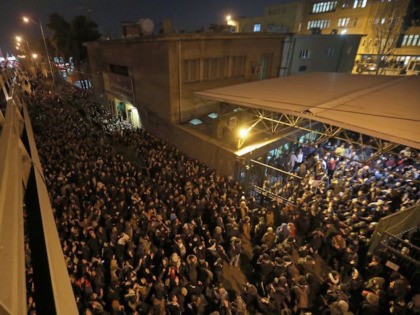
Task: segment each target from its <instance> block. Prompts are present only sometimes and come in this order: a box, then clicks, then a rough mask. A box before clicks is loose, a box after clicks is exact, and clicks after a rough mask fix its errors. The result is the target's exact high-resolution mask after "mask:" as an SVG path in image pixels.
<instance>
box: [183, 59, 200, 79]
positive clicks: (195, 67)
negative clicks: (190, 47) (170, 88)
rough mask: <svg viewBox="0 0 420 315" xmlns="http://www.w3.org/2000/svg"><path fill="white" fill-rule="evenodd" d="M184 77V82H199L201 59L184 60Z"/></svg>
mask: <svg viewBox="0 0 420 315" xmlns="http://www.w3.org/2000/svg"><path fill="white" fill-rule="evenodd" d="M182 70H183V72H182V74H183V75H182V78H183V82H184V83H190V82H197V81H199V79H200V67H199V59H190V60H184V64H183V69H182Z"/></svg>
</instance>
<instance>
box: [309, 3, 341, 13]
mask: <svg viewBox="0 0 420 315" xmlns="http://www.w3.org/2000/svg"><path fill="white" fill-rule="evenodd" d="M336 8H337V1H329V2H320V3H314V4H313V5H312V11H311V13H322V12H330V11H334V10H335V9H336Z"/></svg>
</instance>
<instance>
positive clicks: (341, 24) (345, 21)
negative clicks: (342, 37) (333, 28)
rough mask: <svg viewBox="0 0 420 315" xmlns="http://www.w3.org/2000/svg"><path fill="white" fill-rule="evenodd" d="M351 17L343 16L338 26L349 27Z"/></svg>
mask: <svg viewBox="0 0 420 315" xmlns="http://www.w3.org/2000/svg"><path fill="white" fill-rule="evenodd" d="M349 22H350V18H341V19H338V23H337V26H338V27H347V26H348V25H349Z"/></svg>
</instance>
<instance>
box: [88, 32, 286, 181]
mask: <svg viewBox="0 0 420 315" xmlns="http://www.w3.org/2000/svg"><path fill="white" fill-rule="evenodd" d="M285 38H286V36H285V35H281V34H275V33H265V34H232V33H194V34H166V35H160V36H149V37H137V38H125V39H117V40H109V41H97V42H91V43H87V44H86V46H87V49H88V55H89V63H90V72H91V74H92V83H93V86H94V88H95V91H96V93H98V94H100V95H102V97H104V98H106V99H107V102H108V103H109V105H110V106H111V109H112V111H113V112H114V113H116V114H118V115H120V116H121V117H122V119H124V120H128V121H130V122H131V123H133V124H134V125H136V126H138V127H142V128H144V129H146V130H147V131H149V132H151V133H153V134H155V135H156V136H158V137H160V138H163V139H165V140H168V141H169V142H170V143H172V144H174V145H176V146H177V147H178V148H180V149H181V150H182V151H183V152H186V153H187V154H189V155H190V156H192V157H194V158H198V159H200V160H202V161H204V162H205V163H207V164H208V165H209V166H210V167H213V168H216V169H218V170H219V171H220V172H221V173H223V174H232V173H233V170H234V167H235V166H234V164H235V159H236V158H235V156H234V154H233V152H231V151H230V150H228V149H226V148H221V147H220V145H218V144H216V143H214V142H212V141H211V137H206V136H203V135H198V134H194V133H191V132H190V131H189V130H188V128H184V127H183V126H184V125H188V122H189V121H191V120H192V119H194V118H196V117H199V116H202V115H207V114H210V113H212V112H216V111H217V110H218V106H219V104H218V103H217V102H214V103H212V102H208V101H207V102H206V101H203V100H202V99H200V98H198V97H197V96H195V95H194V92H196V91H201V90H206V89H210V88H216V87H222V86H227V85H233V84H238V83H243V82H249V81H253V80H261V79H267V78H273V77H277V76H278V73H279V68H280V66H281V60H282V52H283V47H284V41H285Z"/></svg>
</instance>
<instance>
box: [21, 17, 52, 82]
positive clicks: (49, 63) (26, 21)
mask: <svg viewBox="0 0 420 315" xmlns="http://www.w3.org/2000/svg"><path fill="white" fill-rule="evenodd" d="M22 20H23V23H26V24H29V22H32V23H33V24H35V25H37V26H39V28H40V30H41V34H42V40H43V41H44V47H45V54H46V56H47V60H48V66H49V68H50V72H51V77H52V80H53V86H55V79H54V73H53V70H52V66H51V60H50V55H49V54H48V48H47V42H46V40H45V34H44V28H43V27H42V23H41V22H39V23H37V22H35V21H34V20H32V19H31V18H29V17H27V16H24V17H22Z"/></svg>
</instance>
